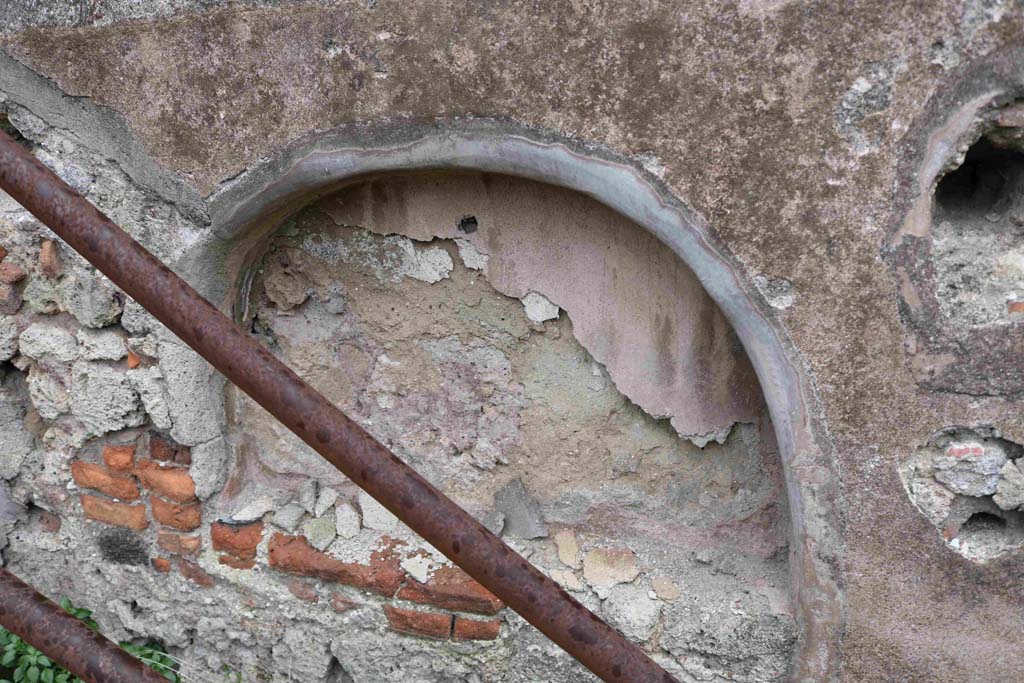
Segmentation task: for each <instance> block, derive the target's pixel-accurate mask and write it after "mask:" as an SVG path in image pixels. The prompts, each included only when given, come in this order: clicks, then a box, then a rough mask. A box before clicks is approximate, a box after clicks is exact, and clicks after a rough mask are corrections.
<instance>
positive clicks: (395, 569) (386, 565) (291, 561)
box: [268, 533, 405, 597]
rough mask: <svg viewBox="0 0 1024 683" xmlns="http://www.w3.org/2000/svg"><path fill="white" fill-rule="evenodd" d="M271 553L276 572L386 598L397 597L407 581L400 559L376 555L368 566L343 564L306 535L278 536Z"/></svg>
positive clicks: (271, 540)
mask: <svg viewBox="0 0 1024 683" xmlns="http://www.w3.org/2000/svg"><path fill="white" fill-rule="evenodd" d="M268 550H269V556H270V566H271V567H274V568H275V569H279V570H281V571H285V572H289V573H292V574H298V575H300V576H312V577H315V578H318V579H323V580H325V581H334V582H337V583H343V584H345V585H347V586H355V587H357V588H363V589H366V590H370V591H373V592H374V593H379V594H380V595H384V596H386V597H390V596H392V595H394V594H395V591H396V590H397V589H398V587H399V586H400V585H401V584H402V580H403V579H404V578H405V573H404V572H403V571H402V569H401V568H400V567H399V566H398V557H397V556H394V555H391V554H387V555H382V554H375V556H373V557H371V559H370V564H368V565H366V564H358V563H353V562H342V561H341V560H336V559H334V558H333V557H330V556H329V555H326V554H324V553H322V552H320V551H318V550H316V549H315V548H313V547H312V546H311V545H309V542H307V541H306V537H305V536H289V535H287V534H281V533H277V534H274V535H273V536H272V537H271V539H270V544H269V545H268Z"/></svg>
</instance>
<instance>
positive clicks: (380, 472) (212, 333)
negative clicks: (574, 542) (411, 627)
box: [0, 132, 675, 683]
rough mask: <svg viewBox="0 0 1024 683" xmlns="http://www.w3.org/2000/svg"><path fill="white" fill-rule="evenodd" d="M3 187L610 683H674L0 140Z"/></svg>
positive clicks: (36, 165)
mask: <svg viewBox="0 0 1024 683" xmlns="http://www.w3.org/2000/svg"><path fill="white" fill-rule="evenodd" d="M0 187H2V188H3V189H4V190H5V191H6V192H7V193H8V194H10V195H11V196H12V197H13V198H14V199H16V200H17V201H18V202H19V203H20V204H21V205H22V206H24V207H25V208H26V209H28V210H29V211H31V212H32V213H33V214H34V215H35V216H36V218H38V219H39V220H40V221H42V222H43V223H45V224H46V225H48V226H49V227H50V228H51V229H52V230H53V231H54V232H55V233H57V235H59V236H60V237H61V238H62V239H63V240H64V241H65V242H67V243H68V244H69V245H71V247H72V248H74V249H75V251H77V252H78V253H79V254H81V255H82V256H83V257H85V258H86V259H87V260H88V261H89V262H90V263H92V264H93V265H94V266H96V268H98V269H99V270H100V271H101V272H102V273H103V274H104V275H106V276H107V277H108V278H110V279H111V281H113V282H114V283H115V284H116V285H117V286H118V287H120V288H121V289H122V290H124V291H125V292H126V293H127V294H128V295H129V296H130V297H132V298H133V299H135V300H136V301H137V302H138V303H140V304H141V305H142V306H143V307H144V308H145V309H146V310H147V311H149V312H150V313H151V314H153V315H154V316H155V317H156V318H157V319H158V320H160V322H162V323H163V324H164V325H166V326H167V327H168V328H169V329H170V330H171V331H172V332H173V333H174V334H176V335H177V336H178V337H180V338H181V339H182V340H183V341H184V342H185V343H186V344H188V345H189V346H191V347H192V348H193V349H194V350H195V351H196V352H197V353H199V355H201V356H202V357H203V358H205V359H206V360H207V361H208V362H209V363H210V364H211V365H213V367H215V368H217V370H219V371H220V372H222V373H223V374H224V375H225V376H226V377H227V378H228V379H229V380H231V381H232V382H233V383H234V384H235V385H237V386H238V387H239V388H240V389H241V390H242V391H244V392H245V393H247V394H248V395H249V396H251V397H252V398H253V399H254V400H255V401H256V402H257V403H259V404H260V405H261V406H263V407H264V408H265V409H266V410H267V411H268V412H269V413H270V414H272V415H273V416H274V417H276V418H277V419H278V420H280V421H281V422H282V423H283V424H284V425H285V426H286V427H288V428H289V429H290V430H292V431H293V432H295V434H297V435H298V436H299V437H300V438H302V440H303V441H305V442H306V443H308V444H309V445H310V446H312V447H313V449H314V450H316V451H317V452H318V453H320V455H322V456H323V457H324V458H325V459H326V460H327V461H328V462H330V463H331V464H332V465H334V466H335V467H337V468H338V469H339V470H340V471H341V472H342V473H343V474H345V476H347V477H348V478H349V479H351V480H352V481H354V482H355V483H356V484H358V485H359V486H360V487H362V488H363V489H364V490H365V491H366V492H367V493H369V494H370V495H371V496H373V497H374V498H375V499H376V500H378V501H379V502H380V503H381V504H382V505H383V506H384V507H386V508H387V509H388V510H390V511H391V512H393V513H394V514H395V515H396V516H397V517H398V518H399V519H401V520H402V521H403V522H404V523H405V524H406V525H408V526H409V527H410V528H411V529H412V530H413V531H415V532H416V533H417V534H419V535H420V536H421V537H423V538H424V539H425V540H426V541H427V542H429V543H430V544H431V545H433V546H434V547H435V548H437V549H438V550H440V551H441V552H442V553H444V554H445V555H446V556H447V557H448V558H449V559H450V560H451V561H452V562H454V563H455V564H457V565H458V566H459V567H461V568H462V569H463V570H464V571H465V572H466V573H467V574H469V575H470V576H472V577H473V578H474V579H476V580H477V581H478V582H480V583H481V584H483V585H484V586H485V587H486V588H487V589H488V590H490V591H491V592H492V593H494V594H495V595H496V596H498V597H499V598H500V599H501V600H502V601H503V602H504V603H505V604H506V605H508V606H509V607H510V608H512V609H513V610H515V611H516V612H518V613H519V614H520V615H521V616H522V617H523V618H524V619H526V620H527V621H528V622H530V623H531V624H533V625H534V626H535V627H536V628H537V629H539V630H540V631H541V632H542V633H543V634H544V635H546V636H547V637H548V638H550V639H551V640H553V641H554V642H555V643H557V644H558V645H559V646H561V647H562V649H564V650H565V651H566V652H568V653H569V654H570V655H572V656H573V657H575V658H576V659H578V660H579V661H580V662H581V663H582V664H583V665H584V666H586V667H587V668H588V669H590V670H591V671H593V672H594V673H595V674H597V675H598V676H599V677H600V678H601V679H603V680H604V681H608V682H609V683H613V682H614V683H623V682H625V681H630V682H631V683H675V679H674V678H673V677H672V676H670V675H669V674H668V673H667V672H666V671H665V670H664V669H662V668H661V667H660V666H658V665H657V664H656V663H655V662H654V661H652V660H651V659H650V657H648V656H647V655H646V654H644V652H643V651H642V650H641V649H640V648H639V647H638V646H637V645H635V644H633V643H631V642H629V641H628V640H626V638H624V637H623V636H622V635H620V634H619V633H617V632H616V631H615V630H614V629H612V628H611V627H609V626H608V625H607V624H605V623H604V622H603V621H602V620H601V619H600V618H598V617H597V616H596V615H595V614H593V613H592V612H590V611H589V610H587V609H586V608H585V607H584V606H583V605H581V604H580V603H579V602H578V601H577V600H575V599H574V598H573V597H572V596H570V595H569V594H568V593H566V592H565V591H563V590H562V589H561V588H560V587H559V586H558V585H557V584H556V583H555V582H554V581H552V580H551V579H549V578H548V577H546V576H544V574H542V573H541V572H540V571H538V570H537V569H535V568H534V567H533V566H532V565H531V564H530V563H529V562H527V561H526V560H525V559H524V558H523V557H521V556H520V555H519V554H517V553H516V552H515V551H514V550H512V549H511V548H509V547H508V546H507V545H505V543H503V542H502V541H501V539H499V538H498V537H497V536H495V535H494V534H492V533H491V532H490V531H488V530H487V529H486V528H484V526H483V525H482V524H480V523H479V522H477V521H476V520H475V519H473V517H471V516H470V515H469V514H468V513H467V512H466V511H465V510H463V509H462V508H460V507H459V506H458V505H456V504H455V503H454V502H453V501H452V500H451V499H449V498H448V497H447V496H445V495H444V494H443V493H441V492H440V491H438V490H437V489H436V488H434V486H432V485H431V484H430V482H428V481H427V480H426V479H424V478H423V477H421V476H420V475H419V474H417V473H416V471H415V470H413V469H412V468H411V467H409V466H408V465H406V464H405V463H404V462H402V461H401V460H400V459H398V458H397V457H396V456H395V455H394V454H393V453H392V452H391V451H390V450H388V449H387V448H386V447H385V446H383V445H382V444H380V443H379V442H378V441H376V440H375V439H374V438H373V437H372V436H370V434H369V433H367V432H366V431H365V430H364V429H363V428H362V427H360V426H359V425H358V424H356V423H355V422H353V421H352V420H350V419H349V418H348V417H347V416H346V415H345V414H344V413H343V412H341V411H340V410H339V409H338V408H336V407H335V406H334V405H332V404H331V403H330V402H329V401H328V400H327V399H326V398H324V397H323V396H321V395H320V394H319V393H317V392H316V391H315V390H313V389H312V388H311V387H310V386H309V385H307V384H306V383H305V382H303V381H302V379H300V378H299V376H298V375H296V374H295V373H294V372H292V370H290V369H289V368H288V367H287V366H285V365H284V364H283V363H282V362H281V361H279V360H278V359H277V358H275V357H274V356H273V355H272V354H271V353H270V352H269V351H267V350H266V349H264V348H263V347H262V346H260V345H259V344H258V343H257V342H256V341H255V340H253V339H252V338H251V337H249V336H248V335H247V334H246V333H244V332H243V331H242V330H241V329H239V328H238V327H237V326H236V325H235V324H234V323H233V322H232V321H231V320H230V319H229V318H228V317H227V316H225V315H224V314H223V313H221V312H220V311H219V310H217V308H215V307H214V306H213V305H212V304H210V303H209V302H207V301H206V300H205V299H204V298H203V297H202V296H200V295H199V293H198V292H196V291H195V290H194V289H192V287H190V286H189V285H188V284H187V283H186V282H185V281H184V280H182V279H181V278H179V277H178V276H177V275H175V274H174V273H173V272H171V270H170V269H169V268H167V266H165V265H164V264H162V263H161V262H160V261H159V260H157V259H156V258H155V257H154V256H153V255H152V254H150V253H149V252H148V251H146V250H145V249H144V248H143V247H142V246H141V245H140V244H139V243H138V242H136V241H135V240H133V239H132V238H131V237H130V236H129V235H128V234H126V233H125V232H124V231H123V230H121V228H119V227H118V226H117V225H115V224H114V223H113V222H112V221H111V220H110V219H109V218H107V217H106V216H105V215H103V214H102V213H101V212H100V211H99V210H97V209H96V208H95V207H94V206H93V205H92V204H90V203H89V202H88V201H87V200H86V199H85V198H84V197H82V196H81V195H79V194H78V193H76V192H75V191H74V190H73V189H71V188H70V187H69V186H68V185H67V184H66V183H64V182H63V181H62V180H61V179H60V178H58V177H57V176H56V175H54V174H53V173H52V172H51V171H50V170H49V169H47V168H46V167H45V166H43V164H42V163H40V162H39V161H38V160H37V159H35V157H33V156H32V155H31V154H30V153H29V152H28V151H27V150H25V149H24V148H22V147H21V146H19V145H18V144H17V143H15V142H14V141H13V140H12V139H11V138H10V137H9V136H7V135H4V134H3V133H2V132H0Z"/></svg>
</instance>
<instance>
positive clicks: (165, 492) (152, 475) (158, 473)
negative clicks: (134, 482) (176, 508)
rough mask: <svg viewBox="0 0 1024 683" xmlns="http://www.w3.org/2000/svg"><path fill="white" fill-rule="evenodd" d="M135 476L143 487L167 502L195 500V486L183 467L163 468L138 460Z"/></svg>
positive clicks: (148, 461) (153, 463)
mask: <svg viewBox="0 0 1024 683" xmlns="http://www.w3.org/2000/svg"><path fill="white" fill-rule="evenodd" d="M135 474H136V475H137V476H138V477H139V480H141V481H142V485H143V486H145V487H146V488H147V489H149V490H151V491H153V492H155V493H158V494H160V495H161V496H162V497H164V498H167V499H168V500H173V501H176V502H178V503H190V502H192V501H194V500H195V499H196V484H195V482H194V481H192V475H190V474H189V473H188V470H187V469H185V468H183V467H163V466H161V465H160V464H158V463H156V462H154V461H152V460H140V461H139V462H138V463H137V464H136V465H135Z"/></svg>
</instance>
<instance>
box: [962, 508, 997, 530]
mask: <svg viewBox="0 0 1024 683" xmlns="http://www.w3.org/2000/svg"><path fill="white" fill-rule="evenodd" d="M1005 528H1006V520H1005V519H1003V518H1002V517H1000V516H999V515H993V514H991V513H989V512H975V513H974V514H973V515H971V516H970V517H968V518H967V521H966V522H964V523H963V524H962V525H961V526H960V530H961V531H996V530H999V529H1005Z"/></svg>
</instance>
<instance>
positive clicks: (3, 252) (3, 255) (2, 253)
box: [0, 247, 9, 261]
mask: <svg viewBox="0 0 1024 683" xmlns="http://www.w3.org/2000/svg"><path fill="white" fill-rule="evenodd" d="M8 253H9V252H8V251H7V250H6V249H4V248H3V247H0V261H3V260H4V259H5V258H7V254H8Z"/></svg>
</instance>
